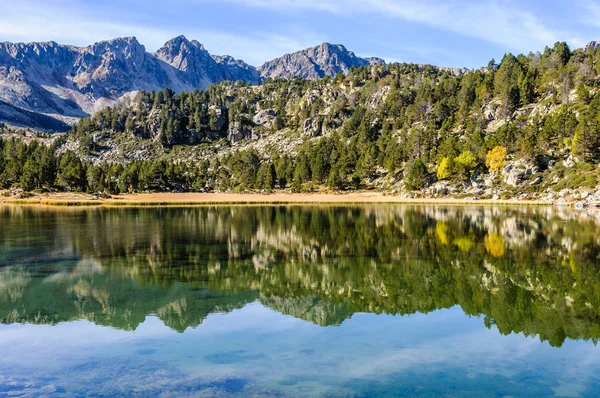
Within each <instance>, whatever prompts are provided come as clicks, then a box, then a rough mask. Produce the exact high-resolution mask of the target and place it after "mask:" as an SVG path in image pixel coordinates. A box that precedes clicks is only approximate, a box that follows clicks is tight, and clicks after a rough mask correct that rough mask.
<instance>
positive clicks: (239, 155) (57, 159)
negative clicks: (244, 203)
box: [0, 43, 600, 201]
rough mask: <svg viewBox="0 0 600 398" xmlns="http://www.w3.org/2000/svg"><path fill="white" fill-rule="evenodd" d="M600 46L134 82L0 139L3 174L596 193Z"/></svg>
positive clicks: (442, 191)
mask: <svg viewBox="0 0 600 398" xmlns="http://www.w3.org/2000/svg"><path fill="white" fill-rule="evenodd" d="M599 58H600V53H599V52H598V49H597V48H596V46H594V45H589V46H588V47H587V48H585V49H577V50H573V51H572V50H571V49H569V47H568V46H567V45H566V44H565V43H556V44H555V45H554V46H553V47H552V48H546V49H545V51H544V52H543V53H535V54H534V53H530V54H529V55H518V56H514V55H512V54H507V55H505V56H504V57H503V58H502V60H501V62H500V63H499V64H496V63H495V61H491V62H490V63H489V65H488V66H487V67H486V68H482V69H481V70H475V71H468V72H465V71H464V70H455V69H444V68H436V67H432V66H427V65H414V64H390V65H384V64H377V65H368V66H363V67H360V68H352V69H351V70H349V71H348V73H347V74H345V75H342V74H338V75H337V76H335V77H334V78H329V77H325V78H322V79H317V80H304V79H299V78H296V79H290V80H287V79H275V80H273V79H269V80H267V81H265V82H264V83H262V84H261V85H258V86H251V85H248V84H244V83H240V82H238V83H231V82H224V83H220V84H217V85H212V86H209V87H208V88H207V90H206V91H194V92H189V93H187V92H182V93H179V94H175V93H174V92H172V91H170V90H163V91H160V92H152V93H148V92H140V93H139V94H138V95H137V96H136V97H135V98H133V99H130V100H122V101H121V102H120V103H118V104H117V105H116V106H114V107H112V108H106V109H105V110H103V111H101V112H98V113H96V114H94V115H93V116H92V117H88V118H84V119H82V120H81V121H80V122H79V124H78V125H77V126H76V127H75V128H73V130H72V131H71V132H70V133H69V134H68V135H67V137H66V138H62V139H58V140H56V141H55V142H54V144H53V146H52V147H51V149H45V147H44V146H40V145H37V144H32V146H29V147H28V148H22V147H23V145H24V144H22V143H20V142H17V141H14V142H13V141H5V142H4V143H3V144H2V145H3V147H4V149H3V153H4V156H3V158H2V160H0V171H2V173H1V177H0V181H1V184H2V185H3V186H4V187H11V186H15V185H21V186H22V187H23V188H24V189H27V190H30V189H34V188H38V187H42V186H53V187H63V188H64V187H69V188H71V189H80V190H88V191H90V192H97V191H103V190H109V191H110V192H129V191H145V190H172V189H177V190H199V191H213V190H217V191H245V190H267V191H269V190H272V189H278V188H279V189H291V190H293V191H305V190H317V189H336V190H349V189H379V190H383V191H389V192H400V193H407V192H413V191H420V192H421V193H423V194H428V195H470V196H477V197H481V198H483V197H490V198H492V197H521V198H522V197H531V198H534V197H535V198H542V199H544V198H545V199H548V200H553V199H556V198H558V197H559V196H560V197H561V198H567V199H568V198H569V197H573V198H574V199H580V198H583V199H586V200H589V201H596V200H598V199H600V196H599V197H598V198H596V196H595V193H596V187H597V185H598V166H597V162H598V160H599V159H600V95H598V85H599V83H600V70H599V69H598V60H599ZM44 156H46V157H50V158H52V159H51V160H47V159H46V160H47V163H48V164H47V165H46V166H45V167H47V168H48V170H45V171H44V170H41V169H40V167H42V165H43V164H46V163H44V162H43V161H42V159H45V158H44ZM51 164H54V166H55V167H54V168H52V167H51ZM17 170H18V172H17ZM574 189H578V191H574ZM409 194H410V195H412V194H411V193H409Z"/></svg>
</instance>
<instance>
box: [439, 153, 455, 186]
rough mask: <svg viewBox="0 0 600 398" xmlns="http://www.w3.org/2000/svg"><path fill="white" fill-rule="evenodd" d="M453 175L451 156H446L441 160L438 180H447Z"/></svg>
mask: <svg viewBox="0 0 600 398" xmlns="http://www.w3.org/2000/svg"><path fill="white" fill-rule="evenodd" d="M451 175H452V167H451V164H450V158H448V157H445V158H443V159H442V161H441V162H440V165H439V166H438V169H437V178H438V180H440V181H441V180H447V179H448V178H450V176H451Z"/></svg>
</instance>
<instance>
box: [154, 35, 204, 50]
mask: <svg viewBox="0 0 600 398" xmlns="http://www.w3.org/2000/svg"><path fill="white" fill-rule="evenodd" d="M184 44H185V45H188V46H190V47H191V46H193V47H197V48H199V49H201V50H205V48H204V46H203V45H202V44H201V43H200V42H198V41H197V40H191V41H190V40H188V38H187V37H185V36H184V35H179V36H177V37H174V38H172V39H171V40H169V41H168V42H166V43H165V45H164V46H163V48H165V47H181V46H182V45H184Z"/></svg>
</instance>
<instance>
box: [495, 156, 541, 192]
mask: <svg viewBox="0 0 600 398" xmlns="http://www.w3.org/2000/svg"><path fill="white" fill-rule="evenodd" d="M537 172H538V168H537V166H533V165H531V164H528V163H526V162H525V161H524V160H517V161H514V162H508V163H506V165H505V166H504V168H503V169H502V177H503V178H504V183H505V184H507V185H512V186H513V187H516V186H519V185H521V184H523V183H524V182H525V180H526V179H527V177H528V176H530V175H533V174H536V173H537Z"/></svg>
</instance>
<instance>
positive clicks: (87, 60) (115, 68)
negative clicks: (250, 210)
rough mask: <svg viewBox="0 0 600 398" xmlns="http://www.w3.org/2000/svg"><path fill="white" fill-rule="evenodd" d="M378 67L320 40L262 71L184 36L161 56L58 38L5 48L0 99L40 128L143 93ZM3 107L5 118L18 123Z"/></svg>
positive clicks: (125, 41) (125, 43) (124, 41)
mask: <svg viewBox="0 0 600 398" xmlns="http://www.w3.org/2000/svg"><path fill="white" fill-rule="evenodd" d="M379 62H383V61H382V60H379V59H375V58H373V59H371V58H368V59H365V58H360V57H357V56H356V55H355V54H354V53H353V52H351V51H348V50H347V49H346V47H344V46H342V45H339V44H331V43H322V44H321V45H319V46H316V47H312V48H308V49H306V50H303V51H298V52H296V53H292V54H287V55H284V56H283V57H281V58H278V59H275V60H273V61H271V62H268V63H266V64H265V65H263V66H262V67H261V69H260V73H259V70H257V69H256V68H255V67H254V66H251V65H248V64H247V63H245V62H244V61H241V60H237V59H235V58H233V57H231V56H229V55H222V56H221V55H211V54H209V52H208V51H207V50H206V49H205V48H204V46H203V45H202V44H201V43H200V42H198V41H196V40H188V39H187V38H186V37H185V36H183V35H180V36H177V37H174V38H173V39H171V40H169V41H167V42H166V43H165V44H164V45H163V46H162V47H161V48H160V49H159V50H158V51H156V52H155V53H148V52H147V51H146V48H145V47H144V46H143V45H142V44H141V43H140V42H139V41H138V40H137V38H135V37H133V36H132V37H120V38H115V39H112V40H105V41H99V42H97V43H95V44H92V45H90V46H87V47H76V46H69V45H63V44H58V43H56V42H54V41H49V42H41V43H0V101H2V102H3V103H5V104H7V106H6V107H4V108H2V109H9V107H12V108H10V109H12V110H11V111H10V114H11V115H14V114H15V112H17V111H19V112H21V113H22V118H20V119H18V120H30V121H31V122H30V123H27V122H24V121H20V122H18V124H21V125H26V126H33V127H35V126H38V125H40V124H39V123H38V122H37V121H36V120H37V119H36V118H34V117H32V116H31V114H37V113H43V114H45V115H46V116H47V115H54V116H52V117H55V118H57V119H59V120H65V118H72V119H70V121H73V120H76V118H79V117H82V116H84V115H86V114H89V113H93V112H95V111H97V110H99V109H102V108H104V107H106V106H109V105H111V104H113V103H114V102H115V101H117V100H118V99H119V98H121V97H122V96H124V95H127V94H129V93H131V92H134V91H139V90H147V91H152V90H161V89H163V88H166V87H168V88H170V89H172V90H173V91H175V92H179V91H183V90H186V91H191V90H194V89H205V88H206V87H207V86H208V85H210V84H213V83H219V82H222V81H225V80H230V81H237V80H241V81H246V82H250V83H252V84H257V83H259V82H260V80H261V74H262V76H263V77H265V78H267V77H284V78H289V77H295V76H298V77H303V78H307V79H316V78H320V77H323V76H334V75H336V74H337V73H346V72H347V71H348V70H349V69H350V68H351V67H353V66H368V65H371V64H374V63H379ZM13 108H14V109H13ZM2 109H0V121H7V122H9V123H10V122H11V121H12V122H15V123H16V120H17V119H15V117H13V116H10V115H9V112H8V111H2ZM15 109H16V110H15ZM28 112H29V113H28Z"/></svg>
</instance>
